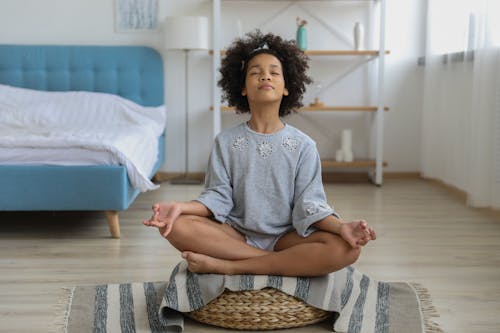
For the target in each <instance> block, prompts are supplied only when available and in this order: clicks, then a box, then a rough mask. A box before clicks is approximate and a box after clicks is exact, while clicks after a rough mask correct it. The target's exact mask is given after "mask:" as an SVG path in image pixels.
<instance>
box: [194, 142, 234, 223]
mask: <svg viewBox="0 0 500 333" xmlns="http://www.w3.org/2000/svg"><path fill="white" fill-rule="evenodd" d="M224 157H225V158H224ZM227 158H228V156H224V153H223V149H222V145H221V142H220V140H219V138H216V140H215V143H214V148H213V149H212V152H211V154H210V158H209V162H208V167H207V172H206V176H205V189H204V190H203V192H202V193H201V194H200V196H199V197H198V198H197V199H196V201H198V202H200V203H202V204H203V205H205V206H206V207H207V208H208V209H209V210H210V211H211V212H212V214H213V215H214V218H215V219H216V220H217V221H219V222H225V221H226V217H227V215H228V214H229V213H230V212H231V209H232V208H233V199H232V195H233V187H232V183H231V179H230V176H229V170H228V165H227V164H228V163H227Z"/></svg>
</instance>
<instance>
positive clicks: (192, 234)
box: [160, 215, 271, 260]
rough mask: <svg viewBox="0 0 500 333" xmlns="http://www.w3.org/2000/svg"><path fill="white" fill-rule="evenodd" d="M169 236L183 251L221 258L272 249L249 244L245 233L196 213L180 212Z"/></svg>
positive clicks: (244, 255)
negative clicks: (182, 213)
mask: <svg viewBox="0 0 500 333" xmlns="http://www.w3.org/2000/svg"><path fill="white" fill-rule="evenodd" d="M161 232H162V230H160V233H161ZM166 238H167V240H168V241H169V242H170V243H171V244H172V245H173V246H174V247H175V248H177V249H178V250H179V251H181V252H184V251H190V252H195V253H200V254H205V255H207V256H210V257H214V258H220V259H227V260H239V259H247V258H252V257H259V256H263V255H266V254H269V253H271V252H269V251H265V250H261V249H257V248H255V247H253V246H250V245H248V244H247V243H246V241H245V237H244V236H243V235H241V234H240V233H239V232H237V231H236V230H235V229H233V228H232V227H231V226H229V225H227V224H221V223H218V222H215V221H213V220H211V219H208V218H206V217H200V216H194V215H181V216H180V217H179V218H178V219H177V220H176V221H175V223H174V225H173V227H172V231H171V232H170V234H169V235H168V236H167V237H166Z"/></svg>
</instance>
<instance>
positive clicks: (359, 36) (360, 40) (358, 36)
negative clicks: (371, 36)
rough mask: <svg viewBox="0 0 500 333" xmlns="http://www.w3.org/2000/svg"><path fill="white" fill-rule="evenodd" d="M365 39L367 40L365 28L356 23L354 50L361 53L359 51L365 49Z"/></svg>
mask: <svg viewBox="0 0 500 333" xmlns="http://www.w3.org/2000/svg"><path fill="white" fill-rule="evenodd" d="M364 38H365V28H364V27H363V24H361V23H359V22H356V24H354V49H355V50H358V51H359V50H362V49H363V44H364Z"/></svg>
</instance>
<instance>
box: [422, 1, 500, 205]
mask: <svg viewBox="0 0 500 333" xmlns="http://www.w3.org/2000/svg"><path fill="white" fill-rule="evenodd" d="M499 22H500V1H498V0H474V1H452V0H428V13H427V41H426V45H427V54H426V56H425V65H424V71H425V73H424V87H423V103H422V107H423V110H422V152H421V153H422V155H421V158H422V159H421V161H422V165H421V168H422V174H423V176H424V177H427V178H433V179H438V180H441V181H443V182H444V183H447V184H449V185H452V186H454V187H457V188H459V189H461V190H463V191H465V192H466V193H467V197H468V203H469V204H470V205H471V206H474V207H494V208H500V48H499V47H500V26H499V24H500V23H499Z"/></svg>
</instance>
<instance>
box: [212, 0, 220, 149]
mask: <svg viewBox="0 0 500 333" xmlns="http://www.w3.org/2000/svg"><path fill="white" fill-rule="evenodd" d="M220 1H221V0H213V2H212V43H213V45H212V49H213V56H212V105H213V106H214V110H213V113H212V127H213V132H212V134H213V137H214V139H215V137H216V136H217V134H219V132H220V131H221V111H220V97H219V96H220V91H219V87H218V86H217V80H218V77H219V74H218V68H219V66H220V62H221V56H220V48H221V47H220V39H221V34H220V30H221V28H220V25H221V3H220Z"/></svg>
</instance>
